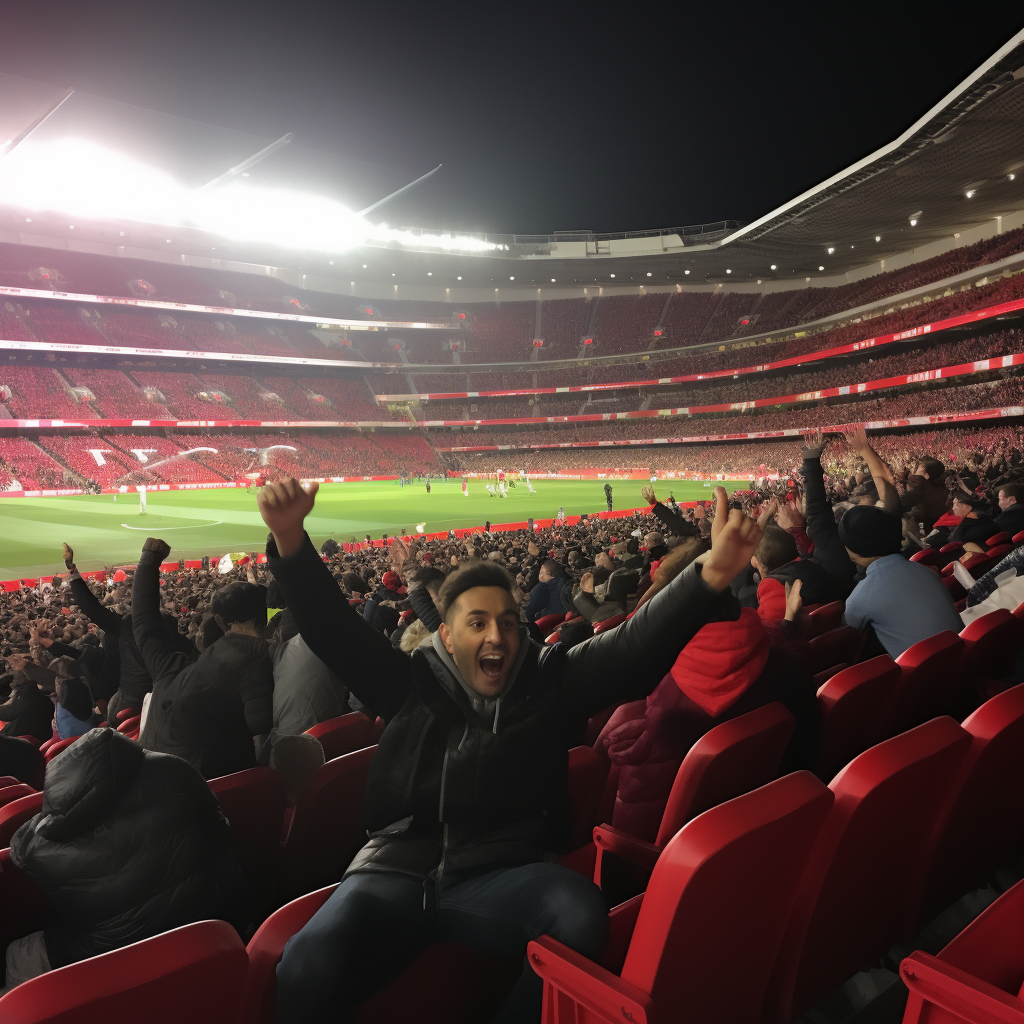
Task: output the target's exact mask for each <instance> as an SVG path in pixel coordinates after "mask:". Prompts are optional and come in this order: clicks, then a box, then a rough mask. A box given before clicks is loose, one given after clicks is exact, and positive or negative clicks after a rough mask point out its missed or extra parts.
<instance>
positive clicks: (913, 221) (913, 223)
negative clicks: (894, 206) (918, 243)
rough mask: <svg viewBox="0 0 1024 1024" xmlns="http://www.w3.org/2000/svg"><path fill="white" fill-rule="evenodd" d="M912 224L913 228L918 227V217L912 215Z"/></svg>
mask: <svg viewBox="0 0 1024 1024" xmlns="http://www.w3.org/2000/svg"><path fill="white" fill-rule="evenodd" d="M910 226H911V227H912V228H916V227H917V218H916V217H911V218H910Z"/></svg>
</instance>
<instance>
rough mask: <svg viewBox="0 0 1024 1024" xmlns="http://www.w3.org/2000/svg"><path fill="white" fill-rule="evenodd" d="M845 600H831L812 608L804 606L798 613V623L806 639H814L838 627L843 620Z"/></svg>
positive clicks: (801, 633)
mask: <svg viewBox="0 0 1024 1024" xmlns="http://www.w3.org/2000/svg"><path fill="white" fill-rule="evenodd" d="M845 607H846V605H845V602H843V601H829V603H828V604H821V605H818V606H817V607H812V608H810V609H806V608H802V609H801V610H800V612H799V613H798V614H797V625H798V626H799V627H800V635H801V636H802V637H803V638H804V640H813V639H814V638H815V637H816V636H821V635H822V633H828V632H829V631H830V630H833V629H838V628H839V627H840V626H841V625H842V622H843V609H844V608H845Z"/></svg>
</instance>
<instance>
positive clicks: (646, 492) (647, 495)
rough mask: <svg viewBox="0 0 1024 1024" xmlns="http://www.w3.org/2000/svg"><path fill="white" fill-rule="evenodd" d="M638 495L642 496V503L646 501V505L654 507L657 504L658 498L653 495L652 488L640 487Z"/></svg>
mask: <svg viewBox="0 0 1024 1024" xmlns="http://www.w3.org/2000/svg"><path fill="white" fill-rule="evenodd" d="M640 494H641V495H642V497H643V499H644V501H646V502H647V504H648V505H656V504H657V503H658V498H657V495H656V494H655V493H654V488H653V487H641V488H640Z"/></svg>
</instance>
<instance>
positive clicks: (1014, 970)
mask: <svg viewBox="0 0 1024 1024" xmlns="http://www.w3.org/2000/svg"><path fill="white" fill-rule="evenodd" d="M900 979H901V980H902V981H903V983H904V984H905V985H906V986H907V988H908V989H909V990H910V995H909V997H908V999H907V1007H906V1011H905V1013H904V1015H903V1024H979V1022H984V1024H989V1022H992V1024H1010V1022H1017V1024H1020V1022H1022V1021H1024V1002H1022V1001H1021V994H1022V993H1021V984H1022V981H1024V882H1018V883H1017V884H1016V885H1015V886H1013V887H1012V888H1011V889H1009V890H1007V891H1006V892H1005V893H1003V895H1002V896H1000V897H999V899H997V900H996V901H995V902H994V903H992V904H990V905H989V906H988V907H986V908H985V910H983V911H982V912H981V914H979V915H978V917H976V918H975V919H974V920H973V921H972V922H971V923H970V924H969V925H967V927H966V928H964V930H963V931H962V932H960V934H959V935H957V936H956V938H954V939H953V940H952V942H950V943H949V945H947V946H946V947H945V948H944V949H943V950H942V951H941V952H940V953H939V954H938V956H929V955H928V954H927V953H920V952H919V953H912V954H911V955H910V956H909V957H907V958H906V959H905V960H904V961H903V963H902V964H900ZM1014 996H1016V998H1014Z"/></svg>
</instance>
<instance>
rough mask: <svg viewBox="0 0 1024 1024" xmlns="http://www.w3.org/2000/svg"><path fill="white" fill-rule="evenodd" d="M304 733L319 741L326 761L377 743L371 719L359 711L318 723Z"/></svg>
mask: <svg viewBox="0 0 1024 1024" xmlns="http://www.w3.org/2000/svg"><path fill="white" fill-rule="evenodd" d="M306 732H308V733H309V735H310V736H315V737H316V738H317V739H318V740H319V741H320V745H321V746H322V747H323V748H324V759H325V760H327V761H333V760H334V759H335V758H336V757H341V755H342V754H351V753H352V751H353V750H362V749H363V748H364V747H372V746H373V745H374V744H375V743H376V742H377V735H376V734H375V729H374V722H373V719H371V718H367V716H366V715H364V714H363V713H362V712H361V711H352V712H349V714H347V715H339V716H338V717H337V718H331V719H328V720H327V721H326V722H320V723H319V724H317V725H314V726H313V728H312V729H307V730H306Z"/></svg>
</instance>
